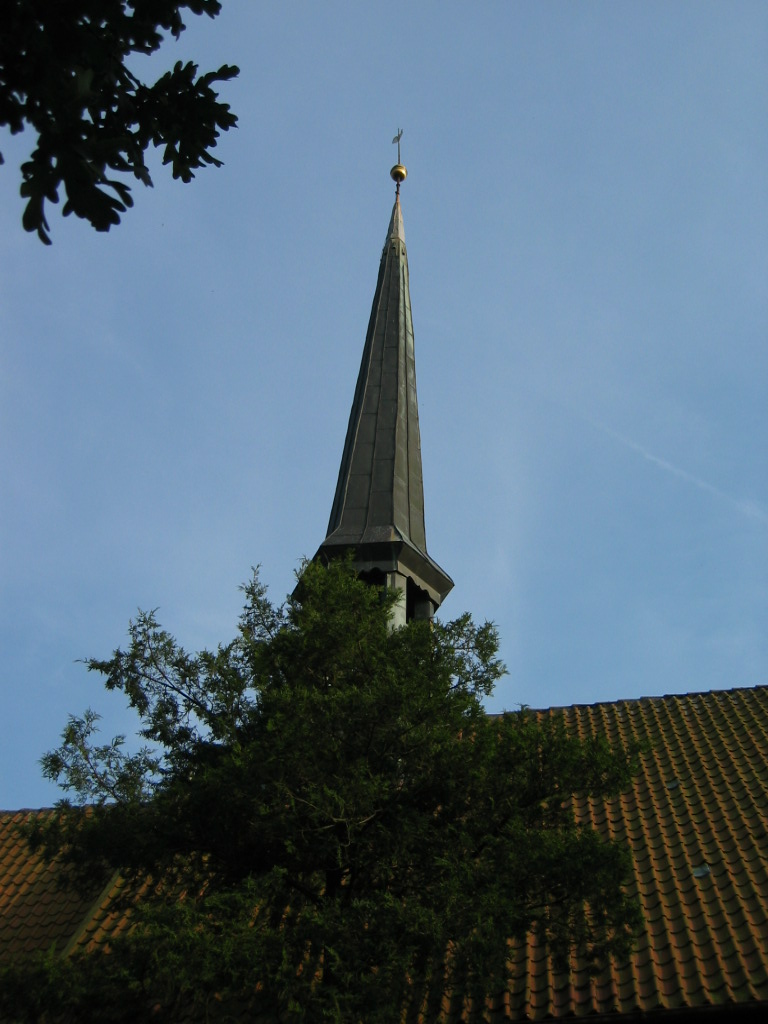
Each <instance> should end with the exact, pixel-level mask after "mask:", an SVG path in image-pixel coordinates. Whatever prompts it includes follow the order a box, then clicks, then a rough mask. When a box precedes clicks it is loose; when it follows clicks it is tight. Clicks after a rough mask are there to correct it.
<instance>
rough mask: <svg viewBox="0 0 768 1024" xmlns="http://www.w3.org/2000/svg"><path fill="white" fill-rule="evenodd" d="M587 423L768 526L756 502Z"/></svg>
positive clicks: (608, 429)
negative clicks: (729, 491)
mask: <svg viewBox="0 0 768 1024" xmlns="http://www.w3.org/2000/svg"><path fill="white" fill-rule="evenodd" d="M584 418H585V419H586V420H587V422H588V423H589V424H590V425H591V426H593V427H595V429H596V430H600V431H602V432H603V433H604V434H607V435H608V436H609V437H612V438H614V440H616V441H619V442H620V443H621V444H623V445H624V446H625V447H626V448H629V449H630V450H631V451H633V452H637V454H638V455H640V456H642V458H644V459H645V460H646V461H647V462H652V463H653V465H654V466H658V467H659V469H663V470H664V471H665V472H666V473H671V474H672V476H676V477H677V478H678V479H680V480H684V481H685V482H686V483H688V484H693V486H694V487H698V488H699V490H700V491H706V492H707V493H708V494H713V495H714V496H715V497H716V498H720V499H721V501H727V502H728V504H729V505H731V506H732V507H733V508H735V509H737V510H738V511H739V512H741V513H742V515H745V516H750V518H752V519H758V520H759V521H760V522H761V523H766V524H768V513H767V512H766V511H765V509H763V508H761V507H760V505H758V504H757V503H756V502H753V501H744V500H742V499H741V498H734V497H733V495H731V494H727V493H726V492H725V491H721V490H720V488H719V487H715V485H714V484H710V483H709V482H708V481H706V480H702V479H701V477H698V476H694V475H693V474H692V473H688V472H686V470H684V469H681V468H680V467H679V466H675V465H673V463H671V462H667V460H666V459H662V458H659V456H658V455H654V454H653V452H650V451H648V449H647V448H644V447H643V446H642V445H641V444H638V443H637V441H633V440H632V439H631V438H630V437H625V435H624V434H620V433H619V432H618V431H617V430H613V429H612V428H611V427H607V426H606V425H605V424H604V423H598V422H597V421H596V420H593V419H590V418H589V417H584Z"/></svg>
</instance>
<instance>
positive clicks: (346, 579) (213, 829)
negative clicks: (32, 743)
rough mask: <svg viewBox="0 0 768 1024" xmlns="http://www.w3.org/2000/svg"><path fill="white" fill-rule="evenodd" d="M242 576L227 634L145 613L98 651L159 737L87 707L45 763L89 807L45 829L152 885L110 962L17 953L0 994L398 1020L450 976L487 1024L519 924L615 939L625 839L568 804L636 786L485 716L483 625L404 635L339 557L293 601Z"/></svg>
mask: <svg viewBox="0 0 768 1024" xmlns="http://www.w3.org/2000/svg"><path fill="white" fill-rule="evenodd" d="M244 589H245V593H246V604H245V609H244V612H243V614H242V617H241V620H240V628H239V633H238V635H237V638H236V639H235V640H234V641H233V642H231V643H229V644H227V645H226V646H221V647H219V648H218V649H217V650H216V651H204V652H202V653H201V654H198V655H197V656H194V657H193V656H190V655H189V654H187V653H186V652H185V651H183V650H182V649H181V648H180V647H179V646H178V644H177V643H176V642H175V640H174V639H173V638H172V637H171V636H170V635H169V634H168V633H166V632H164V631H163V630H162V629H161V628H160V627H159V625H158V624H157V622H156V620H155V616H154V615H153V614H151V613H150V614H141V615H139V617H138V618H137V619H136V621H135V622H133V623H132V625H131V627H130V644H129V645H128V646H127V649H126V650H118V651H116V652H115V653H114V654H113V656H112V657H111V658H110V659H108V660H106V661H97V660H94V661H90V662H88V667H89V668H90V669H92V670H94V671H97V672H99V673H102V674H103V675H104V677H105V679H106V686H107V688H108V689H111V690H121V691H123V693H125V695H126V696H127V698H128V700H129V702H130V704H131V705H132V706H133V708H135V709H136V711H137V712H138V714H139V716H140V718H141V722H142V735H143V737H144V738H145V740H146V741H147V743H148V746H147V747H146V748H144V749H142V750H139V751H137V752H133V753H127V752H124V751H123V748H122V741H121V739H120V738H118V739H116V740H114V741H113V742H112V743H109V744H106V745H102V746H98V745H95V743H94V737H93V734H94V728H95V716H94V715H93V714H92V713H91V712H89V713H87V714H86V715H85V716H83V717H82V718H78V719H72V720H70V723H69V725H68V727H67V729H66V731H65V733H64V737H63V744H62V746H61V747H60V748H59V749H58V750H56V751H55V752H53V753H50V754H48V755H47V756H46V757H45V758H44V759H43V764H44V770H45V774H46V775H47V776H48V777H49V778H51V779H57V780H58V781H59V782H60V784H62V785H63V786H64V787H65V789H67V790H69V791H71V792H72V793H73V794H74V797H75V801H74V802H73V803H69V802H63V803H62V804H61V806H60V807H59V811H58V815H57V816H56V818H55V819H54V820H53V822H52V823H51V824H50V825H49V826H48V827H47V829H44V830H43V831H42V833H40V834H38V835H37V841H38V842H42V843H45V844H46V845H47V847H48V851H49V853H51V854H54V853H57V852H58V853H59V854H60V855H62V851H63V856H64V857H65V859H66V861H67V863H68V864H69V865H70V868H71V869H72V870H73V871H74V872H75V874H78V873H79V874H85V875H87V876H89V877H90V878H91V879H92V878H93V875H94V872H102V873H109V872H112V871H114V870H118V871H120V872H121V874H122V876H123V877H124V878H125V879H126V880H127V882H128V888H127V891H128V893H129V894H130V893H131V892H133V891H134V888H133V887H138V886H140V885H142V884H143V883H146V880H147V879H148V878H149V879H151V880H152V884H151V885H150V886H149V888H146V885H145V889H144V893H143V895H142V897H141V900H140V901H136V900H135V899H134V900H130V899H129V907H130V906H133V908H134V909H133V911H132V913H133V920H134V929H133V931H132V932H130V933H129V934H128V936H127V937H125V938H123V939H120V940H118V941H117V942H116V943H115V944H114V946H113V948H112V951H111V952H110V953H109V954H95V953H90V954H89V953H85V954H82V955H79V956H75V957H71V958H69V959H68V960H67V962H66V963H63V962H62V960H61V959H60V958H56V957H54V956H50V957H48V958H47V959H46V960H45V961H44V962H37V963H35V964H33V965H30V966H28V967H27V968H26V971H25V970H24V969H21V970H20V969H18V968H17V969H16V970H11V971H6V974H5V977H4V979H2V980H3V982H4V983H3V984H2V985H1V986H0V988H1V989H2V990H3V991H4V992H5V996H4V997H0V1004H1V1003H2V999H3V998H5V1000H6V1007H9V1006H10V1007H11V1008H13V1009H14V1010H15V1012H16V1013H21V1012H22V1011H24V1007H26V1010H25V1011H24V1012H26V1013H27V1014H28V1017H27V1019H29V1020H40V1019H43V1018H44V1016H45V1014H46V1013H51V1012H54V1011H55V1012H58V1013H61V1012H65V1011H66V1012H69V1013H70V1014H71V1015H72V1016H73V1018H74V1019H77V1020H78V1021H86V1020H90V1019H93V1020H96V1019H98V1020H99V1021H105V1020H113V1019H114V1020H125V1019H130V1020H142V1019H144V1018H145V1017H146V1018H147V1019H149V1017H150V1016H151V1013H150V1008H151V1007H155V1008H157V1007H160V1008H161V1011H162V1015H163V1019H171V1020H172V1019H174V1018H175V1017H176V1016H177V1015H183V1014H191V1015H192V1016H193V1017H195V1016H196V1015H198V1014H199V1016H200V1019H209V1018H210V1019H230V1018H229V1017H227V1014H229V1013H235V1011H237V1012H240V1013H242V1012H245V1013H246V1015H247V1019H253V1020H259V1021H262V1020H263V1021H280V1022H288V1021H290V1022H299V1021H305V1022H315V1021H335V1022H358V1021H365V1022H366V1024H376V1022H382V1024H384V1022H386V1024H391V1022H392V1021H397V1020H399V1019H401V1016H402V1013H403V1009H404V1008H405V1007H411V1008H414V1007H416V1008H421V1009H422V1010H423V1011H425V1019H427V1020H437V1019H438V1018H439V1011H438V1009H437V1008H438V1007H439V1004H440V1000H441V998H442V995H443V993H444V992H446V991H451V990H453V991H456V990H461V991H462V992H465V993H466V994H467V995H468V996H469V997H470V998H471V999H472V1000H473V1006H474V1007H475V1012H476V1016H477V1019H478V1020H481V1019H484V1017H483V1008H484V998H485V996H486V994H488V993H497V992H498V991H500V990H501V989H502V988H503V986H504V984H505V982H506V979H507V969H508V964H507V958H508V944H507V940H508V939H523V938H524V937H525V935H526V934H527V933H528V932H529V930H530V929H531V928H536V929H538V931H539V933H540V934H542V935H543V934H546V936H547V939H548V941H549V943H550V946H551V949H552V950H553V952H554V953H555V954H556V955H560V956H564V955H566V954H567V953H568V952H569V951H570V950H572V949H573V948H574V947H576V948H578V949H580V950H581V951H582V953H583V954H584V955H585V956H586V957H587V958H588V959H589V960H590V961H592V962H593V963H595V964H597V963H598V962H600V961H601V960H602V959H603V958H604V957H605V956H606V955H608V954H610V953H617V954H619V955H623V954H626V952H627V951H628V949H629V947H630V944H631V938H632V932H633V929H634V928H635V927H636V925H637V923H638V910H637V907H636V905H635V904H634V902H632V901H631V900H630V899H628V898H627V897H626V895H625V894H624V893H623V891H622V882H623V881H624V880H625V878H626V877H627V874H628V868H629V865H628V863H627V854H626V853H625V852H624V851H623V850H622V849H620V848H618V847H616V846H614V845H611V844H609V843H607V842H604V841H602V840H601V839H600V838H599V837H598V836H597V835H596V833H594V832H592V831H590V830H588V829H585V828H580V827H578V826H577V825H576V824H575V823H574V820H573V817H572V815H571V813H570V811H569V809H568V803H567V797H568V795H569V794H571V793H573V792H576V791H580V792H585V791H588V792H591V793H606V792H616V791H618V790H621V789H622V788H624V787H625V786H626V785H627V783H628V781H629V778H630V775H631V771H632V760H631V757H629V756H628V755H627V753H626V752H622V751H611V750H610V749H609V748H608V746H607V745H606V744H605V742H604V741H603V740H601V739H600V738H594V739H589V740H582V741H579V740H577V739H575V738H573V737H569V736H568V735H567V734H566V732H565V729H564V727H563V725H562V722H561V721H559V720H552V721H547V722H544V723H541V722H538V721H537V719H536V717H535V716H534V715H533V714H531V713H528V712H525V711H520V712H516V713H510V714H506V715H503V716H494V717H489V716H487V715H486V714H485V712H484V709H483V706H482V698H483V697H485V696H486V695H487V694H489V693H490V692H491V690H492V688H493V686H494V684H495V682H496V681H497V680H498V678H499V677H500V676H501V674H502V673H503V672H504V667H503V665H502V664H501V663H500V661H499V659H498V654H497V636H496V631H495V629H494V627H493V626H492V625H490V624H487V623H486V624H485V625H482V626H479V627H478V626H476V625H474V624H473V622H472V621H471V619H470V618H469V616H463V617H461V618H459V619H457V620H455V621H453V622H448V623H441V622H435V623H434V624H433V625H430V624H429V623H419V622H413V623H411V624H409V625H408V626H406V627H403V628H401V629H396V630H393V629H392V628H391V624H390V613H391V606H392V601H393V600H395V598H394V596H393V595H392V593H391V592H390V593H381V592H379V591H377V590H376V589H374V588H371V587H369V586H366V585H365V584H363V583H361V582H360V581H359V580H358V579H357V578H356V577H355V574H354V572H353V570H352V569H351V567H350V566H349V565H348V564H345V563H336V564H333V565H331V566H330V567H328V568H324V567H322V566H319V565H315V564H309V565H307V566H306V567H305V569H304V571H303V574H302V575H301V578H300V583H299V587H298V589H297V593H296V594H295V595H294V596H293V597H291V598H289V599H288V602H287V604H286V605H285V606H283V607H282V608H275V607H273V606H272V604H271V603H270V602H269V601H268V599H267V596H266V594H265V591H264V588H263V587H262V586H261V584H260V583H259V581H258V578H257V577H256V576H254V579H253V580H252V582H251V583H250V584H249V585H248V586H247V587H246V588H244ZM86 808H87V809H86ZM217 1014H218V1015H219V1017H218V1018H217ZM184 1019H187V1018H186V1017H184Z"/></svg>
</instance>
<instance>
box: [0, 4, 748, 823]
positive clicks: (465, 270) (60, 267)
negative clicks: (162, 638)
mask: <svg viewBox="0 0 768 1024" xmlns="http://www.w3.org/2000/svg"><path fill="white" fill-rule="evenodd" d="M192 21H193V22H194V24H190V27H189V29H188V31H187V32H186V33H184V35H183V36H182V39H181V41H180V42H178V43H175V42H173V41H170V42H169V43H167V44H166V45H165V46H164V48H163V49H162V50H161V51H160V52H159V54H157V55H156V56H155V57H154V58H151V59H148V60H147V62H146V63H147V67H148V70H147V72H146V73H147V75H148V76H157V75H159V74H161V73H162V71H163V70H164V69H165V68H166V67H167V66H169V65H170V64H171V63H172V62H173V61H175V60H177V59H183V60H186V59H194V60H196V61H198V62H199V63H200V64H201V66H202V67H204V68H211V67H218V66H219V64H222V63H234V64H238V65H239V66H240V68H241V75H240V78H239V79H237V80H236V81H234V82H231V83H228V84H225V85H224V86H223V88H222V90H221V93H222V96H223V98H224V99H226V100H227V101H228V102H230V103H231V105H232V107H233V109H234V110H235V112H236V113H237V114H238V115H239V118H240V122H239V127H238V129H237V130H235V131H232V132H230V133H228V134H227V135H225V136H223V137H222V139H221V141H220V145H219V147H218V152H217V155H218V156H220V157H221V158H222V159H223V160H224V161H225V166H224V167H223V168H221V169H219V170H214V169H208V170H204V171H201V172H200V173H199V174H198V176H197V177H196V179H195V180H194V181H193V182H192V183H191V184H190V185H183V184H181V183H179V182H174V181H172V179H171V177H170V173H169V172H168V171H167V170H166V169H165V168H162V167H161V166H160V161H159V158H158V157H156V158H155V159H154V163H153V165H152V173H153V178H154V182H155V187H154V188H153V189H151V190H147V189H144V188H143V187H142V186H140V185H138V183H137V184H136V187H135V189H134V198H135V201H136V206H135V208H134V209H133V210H131V211H129V212H128V214H127V215H126V216H125V218H124V221H123V223H122V224H121V225H120V226H119V227H117V228H115V229H113V230H112V231H110V232H109V233H108V234H106V235H99V234H96V233H95V232H94V231H93V230H92V229H91V228H90V227H89V226H88V225H87V224H86V223H84V222H82V221H76V220H75V219H74V218H67V219H62V218H61V216H60V214H59V212H58V210H56V209H53V208H51V209H50V210H49V221H50V223H51V228H52V237H53V242H54V244H53V246H51V247H49V248H45V247H44V246H42V245H41V244H40V243H39V242H38V240H37V239H36V237H35V236H34V235H27V234H26V233H25V232H24V231H23V230H22V228H21V212H22V202H21V200H20V198H19V196H18V186H19V180H20V178H19V172H18V165H19V163H20V162H21V160H23V159H24V158H25V157H26V155H27V154H28V153H29V151H30V150H31V148H32V146H33V139H32V136H31V135H30V134H29V133H28V132H27V133H24V134H22V135H21V136H18V137H15V138H9V137H3V138H2V142H1V143H0V149H2V151H3V153H4V155H5V158H6V163H5V165H4V166H3V167H0V473H2V480H3V486H2V489H1V490H0V610H1V611H2V616H1V618H0V643H1V644H2V654H3V657H2V694H3V710H2V715H0V807H2V808H16V807H25V806H45V805H50V804H52V803H53V802H54V801H55V799H56V798H57V796H58V791H57V790H56V788H55V787H53V786H52V785H50V784H48V783H46V782H45V781H44V780H42V779H41V777H40V770H39V766H38V763H37V762H38V759H39V757H40V756H41V754H42V753H44V752H45V751H46V750H49V749H51V748H53V747H55V746H56V744H57V741H58V737H59V733H60V732H61V729H62V728H63V727H64V725H65V723H66V718H67V715H68V714H70V713H80V712H82V711H83V710H84V709H85V708H86V707H87V706H91V707H93V708H95V709H96V710H98V711H100V712H102V714H103V716H104V721H103V728H104V734H105V739H108V738H109V737H111V736H112V735H113V734H114V733H116V732H125V733H129V734H130V733H131V732H132V731H133V728H134V723H133V719H132V718H131V716H130V715H129V714H127V713H126V712H125V711H124V709H123V702H122V701H121V700H120V699H119V698H116V697H115V696H113V695H108V694H106V693H105V692H104V690H103V688H102V685H101V681H100V679H99V678H98V677H96V676H94V675H89V674H88V673H87V672H86V670H85V667H84V666H83V665H82V664H81V663H80V662H79V661H78V659H82V658H86V657H91V656H93V657H106V656H107V655H109V653H110V652H111V651H112V650H113V649H114V648H115V647H117V646H119V645H121V644H123V643H124V642H125V638H126V629H127V625H128V621H129V619H130V618H131V617H132V616H133V615H134V614H135V612H136V609H137V608H144V609H149V608H159V612H158V615H159V618H160V621H161V622H162V623H163V625H164V626H165V627H166V628H168V629H169V630H170V631H171V632H172V633H174V634H175V635H176V636H177V637H178V639H179V640H180V641H181V642H182V643H183V644H184V645H185V646H186V647H187V648H188V649H191V650H198V649H200V648H202V647H206V646H208V647H210V646H215V645H216V644H217V643H218V642H225V641H227V640H228V639H230V638H231V637H232V636H233V634H234V630H235V626H236V620H237V615H238V612H239V608H240V606H241V596H242V595H241V594H240V593H239V591H238V586H239V584H241V583H242V582H243V581H245V580H246V579H247V577H248V575H249V571H250V566H252V565H255V564H257V563H260V564H261V566H262V577H263V579H264V581H265V582H266V583H267V584H268V585H269V588H270V593H271V595H272V597H273V599H274V600H277V601H279V600H281V599H282V598H283V597H284V595H285V594H286V593H287V592H288V591H290V590H291V588H292V585H293V573H294V571H295V569H296V567H297V565H298V564H299V560H300V559H301V557H302V556H305V555H312V554H313V553H314V552H315V550H316V549H317V547H318V545H319V544H320V542H321V541H322V539H323V537H324V536H325V529H326V525H327V522H328V515H329V513H330V508H331V502H332V499H333V493H334V488H335V483H336V475H337V472H338V466H339V461H340V458H341V453H342V448H343V443H344V434H345V430H346V424H347V418H348V416H349V409H350V405H351V402H352V397H353V392H354V386H355V380H356V376H357V371H358V367H359V361H360V356H361V353H362V347H363V342H364V339H365V331H366V326H367V322H368V315H369V313H370V304H371V300H372V297H373V292H374V287H375V283H376V274H377V269H378V262H379V256H380V253H381V247H382V245H383V243H384V238H385V233H386V229H387V224H388V222H389V216H390V212H391V208H392V202H393V198H394V188H393V185H392V182H391V181H390V179H389V177H388V172H389V168H390V166H391V165H392V164H393V163H394V162H395V159H396V155H397V151H396V147H394V146H392V145H391V144H390V140H391V138H392V136H393V135H394V134H395V132H396V130H397V128H399V127H402V128H403V129H404V135H403V140H402V159H403V162H404V163H405V164H406V165H407V167H408V172H409V173H408V180H407V181H406V182H405V184H404V185H403V188H402V207H403V217H404V223H405V235H406V242H407V246H408V258H409V264H410V276H411V299H412V304H413V319H414V330H415V338H416V367H417V377H418V389H419V408H420V422H421V440H422V455H423V464H424V482H425V503H426V523H427V543H428V549H429V553H430V554H431V555H432V557H433V558H434V559H435V560H436V561H437V562H438V563H439V564H440V565H441V566H442V567H443V568H444V569H445V570H446V571H447V572H448V573H449V574H450V575H451V576H452V577H453V579H454V580H455V583H456V586H455V589H454V591H453V592H452V593H451V594H450V595H449V597H448V599H447V600H446V602H445V604H444V605H443V608H442V610H441V615H442V616H443V617H454V616H457V615H459V614H460V613H461V612H463V611H465V610H469V611H471V612H472V613H473V615H474V616H475V617H476V618H478V619H485V618H490V619H493V620H494V621H495V622H496V623H497V625H498V627H499V630H500V634H501V650H502V656H503V658H504V660H505V661H506V664H507V666H508V668H509V675H508V676H507V677H506V678H505V679H504V680H503V681H502V683H501V684H500V686H499V687H498V689H497V692H496V695H495V696H494V698H493V700H492V701H491V702H490V705H489V706H490V707H491V708H492V709H493V710H500V709H501V708H504V707H508V708H513V707H516V706H517V705H519V704H520V703H526V704H530V705H532V706H539V707H540V706H548V705H562V704H570V703H592V702H595V701H600V700H612V699H617V698H635V697H640V696H646V695H656V694H664V693H674V692H688V691H696V690H709V689H723V688H729V687H734V686H751V685H755V684H759V683H768V638H767V631H766V626H767V625H768V446H767V445H766V433H767V428H768V412H767V410H768V6H766V4H765V3H763V2H755V3H747V2H740V0H730V2H728V3H725V2H721V3H708V2H706V0H695V2H690V3H689V2H685V0H677V2H676V3H674V4H670V3H658V2H654V0H644V2H642V3H639V2H638V3H607V2H605V3H599V2H585V3H579V4H564V3H562V4H561V3H550V2H541V3H536V4H534V3H501V2H499V3H483V4H479V5H474V6H472V7H470V6H468V5H466V4H459V3H453V2H443V3H439V4H438V3H436V2H432V3H427V2H425V3H422V4H412V3H401V2H394V3H389V4H387V5H374V4H359V3H351V2H350V3H338V2H331V3H329V4H325V5H317V4H312V3H308V2H306V3H298V2H297V3H292V4H269V3H263V4H256V3H253V2H252V0H225V4H224V12H223V14H222V15H221V16H220V18H218V19H217V20H216V21H214V22H211V21H208V20H207V19H206V20H204V21H203V20H201V19H192Z"/></svg>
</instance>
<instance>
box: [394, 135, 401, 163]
mask: <svg viewBox="0 0 768 1024" xmlns="http://www.w3.org/2000/svg"><path fill="white" fill-rule="evenodd" d="M402 137H403V129H402V128H398V129H397V135H396V136H395V137H394V139H392V145H393V146H394V144H395V143H397V162H398V163H400V139H402Z"/></svg>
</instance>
